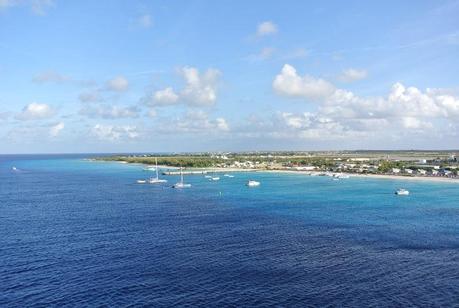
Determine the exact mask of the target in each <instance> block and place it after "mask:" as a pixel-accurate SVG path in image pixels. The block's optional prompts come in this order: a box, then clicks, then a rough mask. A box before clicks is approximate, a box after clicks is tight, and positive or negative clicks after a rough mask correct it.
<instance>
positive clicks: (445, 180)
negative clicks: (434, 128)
mask: <svg viewBox="0 0 459 308" xmlns="http://www.w3.org/2000/svg"><path fill="white" fill-rule="evenodd" d="M260 171H263V172H270V173H290V174H301V175H307V176H311V174H310V172H309V171H291V170H260ZM343 174H346V175H349V177H359V178H371V179H380V180H407V181H424V182H441V183H457V184H459V178H457V179H453V178H445V177H432V176H423V177H420V176H403V175H390V174H357V173H345V172H343Z"/></svg>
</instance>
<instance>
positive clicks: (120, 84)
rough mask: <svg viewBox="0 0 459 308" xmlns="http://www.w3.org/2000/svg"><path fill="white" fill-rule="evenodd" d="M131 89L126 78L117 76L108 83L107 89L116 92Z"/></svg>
mask: <svg viewBox="0 0 459 308" xmlns="http://www.w3.org/2000/svg"><path fill="white" fill-rule="evenodd" d="M128 87H129V81H128V80H127V79H126V77H124V76H117V77H115V78H113V79H110V80H109V81H108V82H107V89H108V90H111V91H115V92H124V91H126V90H127V89H128Z"/></svg>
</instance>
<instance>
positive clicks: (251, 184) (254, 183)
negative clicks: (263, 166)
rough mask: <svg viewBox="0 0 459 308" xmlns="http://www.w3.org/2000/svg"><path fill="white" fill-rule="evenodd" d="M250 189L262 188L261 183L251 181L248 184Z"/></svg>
mask: <svg viewBox="0 0 459 308" xmlns="http://www.w3.org/2000/svg"><path fill="white" fill-rule="evenodd" d="M246 185H247V186H249V187H255V186H260V182H257V181H254V180H249V181H248V182H247V184H246Z"/></svg>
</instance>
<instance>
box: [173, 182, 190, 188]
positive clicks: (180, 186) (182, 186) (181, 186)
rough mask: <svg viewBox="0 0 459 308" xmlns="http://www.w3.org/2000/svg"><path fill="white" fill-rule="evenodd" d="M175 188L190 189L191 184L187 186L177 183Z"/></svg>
mask: <svg viewBox="0 0 459 308" xmlns="http://www.w3.org/2000/svg"><path fill="white" fill-rule="evenodd" d="M172 187H173V188H189V187H191V184H185V183H180V182H179V183H176V184H174V186H172Z"/></svg>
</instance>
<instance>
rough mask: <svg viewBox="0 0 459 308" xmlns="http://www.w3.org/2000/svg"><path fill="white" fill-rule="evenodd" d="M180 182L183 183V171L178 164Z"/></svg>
mask: <svg viewBox="0 0 459 308" xmlns="http://www.w3.org/2000/svg"><path fill="white" fill-rule="evenodd" d="M180 183H182V184H183V172H182V166H180Z"/></svg>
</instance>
